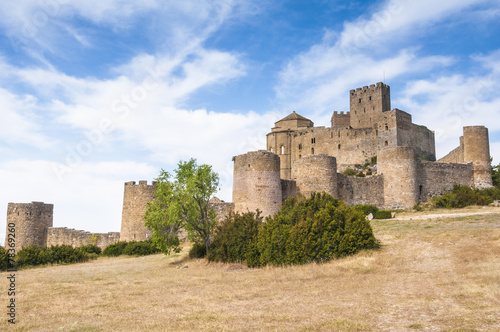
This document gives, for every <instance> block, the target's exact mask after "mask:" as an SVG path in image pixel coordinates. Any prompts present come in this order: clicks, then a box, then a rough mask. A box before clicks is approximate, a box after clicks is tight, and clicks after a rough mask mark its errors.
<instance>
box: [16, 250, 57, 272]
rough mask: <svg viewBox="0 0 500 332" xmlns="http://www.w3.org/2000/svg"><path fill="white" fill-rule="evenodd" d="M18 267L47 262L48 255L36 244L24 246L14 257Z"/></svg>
mask: <svg viewBox="0 0 500 332" xmlns="http://www.w3.org/2000/svg"><path fill="white" fill-rule="evenodd" d="M14 260H15V261H16V264H17V266H18V267H25V266H37V265H42V264H47V263H49V259H48V256H47V255H46V253H45V252H43V251H42V249H40V248H39V247H38V246H36V245H34V246H29V247H24V248H22V249H21V250H19V251H18V252H17V254H16V257H15V258H14Z"/></svg>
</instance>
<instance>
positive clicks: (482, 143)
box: [464, 126, 493, 188]
mask: <svg viewBox="0 0 500 332" xmlns="http://www.w3.org/2000/svg"><path fill="white" fill-rule="evenodd" d="M464 162H465V163H469V162H472V163H473V168H474V186H475V187H476V188H489V187H492V186H493V181H492V178H491V161H490V144H489V138H488V128H486V127H484V126H468V127H464Z"/></svg>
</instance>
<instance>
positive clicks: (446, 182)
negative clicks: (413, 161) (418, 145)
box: [418, 161, 474, 202]
mask: <svg viewBox="0 0 500 332" xmlns="http://www.w3.org/2000/svg"><path fill="white" fill-rule="evenodd" d="M418 169H419V181H418V183H419V188H418V189H419V197H420V199H419V201H420V202H425V201H427V199H428V198H429V197H434V196H440V195H443V194H445V193H446V192H448V191H451V190H452V189H453V185H454V184H460V185H464V186H472V185H473V184H474V175H473V168H472V163H469V164H455V163H442V162H430V161H419V167H418Z"/></svg>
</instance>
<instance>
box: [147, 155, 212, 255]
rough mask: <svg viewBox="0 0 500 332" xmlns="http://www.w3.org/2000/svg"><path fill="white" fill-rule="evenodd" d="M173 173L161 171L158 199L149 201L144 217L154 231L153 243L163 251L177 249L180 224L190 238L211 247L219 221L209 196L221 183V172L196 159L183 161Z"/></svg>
mask: <svg viewBox="0 0 500 332" xmlns="http://www.w3.org/2000/svg"><path fill="white" fill-rule="evenodd" d="M174 172H175V176H174V177H172V176H171V175H170V174H169V173H168V172H165V171H164V170H162V171H161V173H160V176H159V177H158V178H157V179H156V181H157V183H156V189H155V199H154V200H153V201H152V202H151V203H148V207H147V210H146V213H145V215H144V219H145V221H146V226H147V227H149V228H150V229H151V230H152V231H153V235H152V241H153V244H154V245H155V246H156V247H157V248H158V249H160V250H161V251H162V252H164V253H166V254H169V253H170V251H171V250H174V251H177V250H178V248H179V247H178V246H179V239H178V237H177V234H178V231H179V229H180V228H184V229H185V230H186V231H187V233H188V238H189V239H190V240H191V241H193V242H195V243H198V244H203V245H204V246H205V248H206V250H207V253H208V250H209V246H210V241H211V238H212V233H213V230H214V227H215V225H216V219H215V218H216V214H215V211H214V210H213V209H212V208H211V207H210V205H209V200H210V198H211V197H212V195H213V194H214V193H215V192H217V190H218V187H219V175H218V174H217V173H216V172H214V171H213V170H212V167H211V166H209V165H206V164H204V165H198V164H197V163H196V160H195V159H191V160H189V161H188V162H184V161H181V162H179V164H178V168H177V169H176V170H175V171H174Z"/></svg>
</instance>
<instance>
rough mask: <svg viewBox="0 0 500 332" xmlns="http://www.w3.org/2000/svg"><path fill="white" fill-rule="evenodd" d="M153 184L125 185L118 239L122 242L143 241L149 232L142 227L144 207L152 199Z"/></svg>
mask: <svg viewBox="0 0 500 332" xmlns="http://www.w3.org/2000/svg"><path fill="white" fill-rule="evenodd" d="M154 190H155V183H154V182H153V183H152V184H151V185H148V183H147V181H139V184H136V183H135V181H130V182H126V183H125V189H124V193H123V211H122V226H121V231H120V237H121V240H122V241H144V240H147V239H148V238H149V237H150V236H151V232H150V231H149V230H148V229H147V228H146V226H144V219H143V217H144V213H145V212H146V205H147V203H148V202H151V201H152V200H153V199H154Z"/></svg>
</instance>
